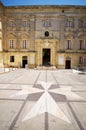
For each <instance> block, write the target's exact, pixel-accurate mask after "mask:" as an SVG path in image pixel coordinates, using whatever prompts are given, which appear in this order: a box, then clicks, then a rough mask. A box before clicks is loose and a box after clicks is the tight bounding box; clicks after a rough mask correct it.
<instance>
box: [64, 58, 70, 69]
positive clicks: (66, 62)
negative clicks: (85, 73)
mask: <svg viewBox="0 0 86 130" xmlns="http://www.w3.org/2000/svg"><path fill="white" fill-rule="evenodd" d="M65 69H71V59H70V58H66V61H65Z"/></svg>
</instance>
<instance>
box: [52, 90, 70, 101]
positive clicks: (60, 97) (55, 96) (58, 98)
mask: <svg viewBox="0 0 86 130" xmlns="http://www.w3.org/2000/svg"><path fill="white" fill-rule="evenodd" d="M49 93H50V95H51V96H52V97H53V99H54V100H55V101H56V102H66V101H67V98H66V96H65V95H62V94H56V93H52V92H49Z"/></svg>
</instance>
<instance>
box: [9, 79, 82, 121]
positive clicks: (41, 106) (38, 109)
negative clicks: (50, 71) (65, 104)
mask: <svg viewBox="0 0 86 130" xmlns="http://www.w3.org/2000/svg"><path fill="white" fill-rule="evenodd" d="M39 84H41V86H42V87H43V89H44V90H42V89H38V88H29V87H25V86H24V85H23V86H22V90H21V91H20V92H18V93H16V94H14V95H12V96H11V97H15V96H19V95H28V94H32V93H37V92H44V93H43V94H42V96H41V97H40V98H39V100H38V101H37V102H36V104H35V105H34V107H33V108H32V109H31V110H30V111H29V112H28V113H27V115H26V116H25V117H24V118H23V120H22V121H26V120H29V119H31V118H33V117H35V116H37V115H40V114H42V113H45V112H48V113H50V114H52V115H54V116H56V117H58V118H59V119H61V120H63V121H66V122H67V123H71V121H70V119H69V118H68V117H70V116H69V114H68V113H67V115H68V116H67V115H65V114H64V113H63V112H62V110H61V109H60V108H59V106H58V105H57V103H56V102H55V100H54V99H53V98H52V96H51V95H50V94H49V92H53V93H58V94H63V95H66V96H67V97H71V98H72V97H73V98H74V99H82V97H81V96H79V95H77V94H75V93H74V92H71V86H69V87H63V88H57V89H49V88H50V87H51V85H52V84H53V83H52V82H44V81H40V82H39Z"/></svg>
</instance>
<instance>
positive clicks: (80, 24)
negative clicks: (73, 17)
mask: <svg viewBox="0 0 86 130" xmlns="http://www.w3.org/2000/svg"><path fill="white" fill-rule="evenodd" d="M83 25H84V24H83V21H82V20H79V28H83Z"/></svg>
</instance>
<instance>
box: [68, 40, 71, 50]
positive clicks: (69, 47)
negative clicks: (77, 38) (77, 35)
mask: <svg viewBox="0 0 86 130" xmlns="http://www.w3.org/2000/svg"><path fill="white" fill-rule="evenodd" d="M67 49H71V40H67Z"/></svg>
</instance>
